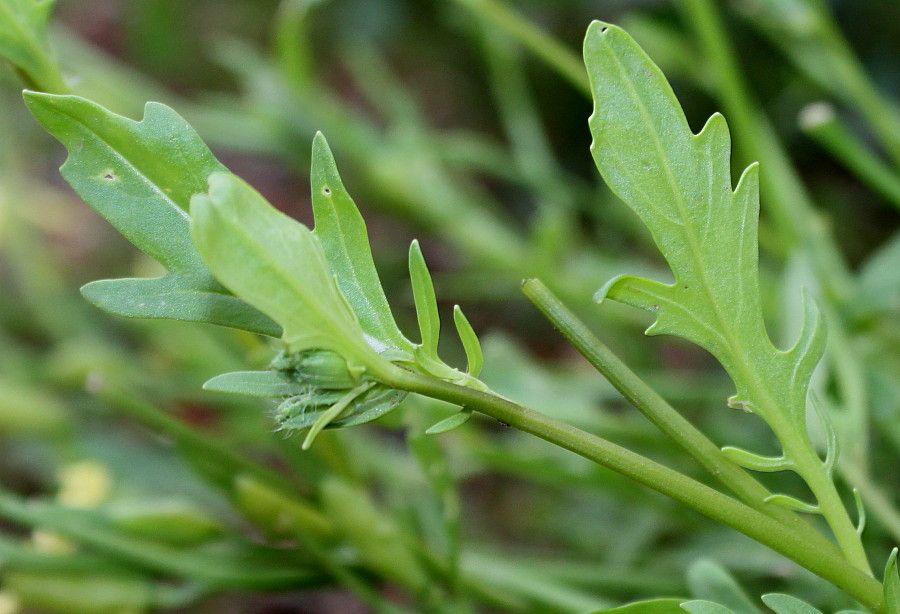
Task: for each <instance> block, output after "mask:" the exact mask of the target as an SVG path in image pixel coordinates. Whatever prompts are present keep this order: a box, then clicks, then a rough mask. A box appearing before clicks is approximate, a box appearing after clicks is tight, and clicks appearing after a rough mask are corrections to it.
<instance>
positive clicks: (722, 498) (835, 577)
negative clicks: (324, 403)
mask: <svg viewBox="0 0 900 614" xmlns="http://www.w3.org/2000/svg"><path fill="white" fill-rule="evenodd" d="M378 367H379V368H380V369H381V370H380V371H379V372H377V373H375V372H373V373H372V375H373V376H374V377H375V378H376V379H378V380H380V381H382V382H383V383H385V384H387V385H389V386H391V387H394V388H399V389H401V390H407V391H409V392H415V393H418V394H422V395H424V396H427V397H431V398H434V399H440V400H442V401H447V402H449V403H453V404H456V405H460V406H464V407H469V408H471V409H473V410H475V411H479V412H481V413H483V414H485V415H487V416H490V417H492V418H494V419H496V420H498V421H500V422H503V423H505V424H508V425H509V426H512V427H515V428H518V429H519V430H521V431H524V432H526V433H530V434H532V435H535V436H537V437H539V438H541V439H543V440H545V441H548V442H550V443H553V444H556V445H558V446H560V447H562V448H564V449H566V450H569V451H571V452H574V453H576V454H578V455H580V456H582V457H584V458H587V459H588V460H591V461H594V462H596V463H597V464H599V465H602V466H604V467H607V468H609V469H612V470H613V471H616V472H618V473H620V474H622V475H624V476H625V477H628V478H631V479H632V480H634V481H636V482H638V483H640V484H643V485H645V486H648V487H650V488H652V489H653V490H656V491H657V492H660V493H662V494H664V495H666V496H668V497H670V498H672V499H674V500H675V501H678V502H680V503H683V504H684V505H686V506H688V507H690V508H691V509H693V510H695V511H698V512H700V513H701V514H704V515H706V516H708V517H709V518H712V519H713V520H716V521H717V522H720V523H722V524H724V525H726V526H729V527H731V528H733V529H735V530H737V531H740V532H741V533H743V534H744V535H747V536H748V537H751V538H752V539H754V540H756V541H758V542H759V543H761V544H764V545H766V546H768V547H769V548H772V549H773V550H775V551H776V552H779V553H781V554H783V555H784V556H786V557H788V558H790V559H791V560H793V561H795V562H797V563H798V564H800V565H802V566H803V567H805V568H807V569H809V570H810V571H812V572H813V573H815V574H816V575H818V576H820V577H821V578H823V579H825V580H827V581H829V582H831V583H832V584H834V585H835V586H837V587H838V588H840V589H842V590H844V591H845V592H846V593H847V594H848V595H851V596H852V597H854V598H855V599H857V600H859V601H860V602H861V603H863V604H865V605H866V606H867V607H870V608H872V609H874V610H876V611H879V612H880V611H882V588H881V584H880V583H879V582H878V581H877V580H875V579H874V578H872V577H870V576H867V575H865V574H863V573H862V572H861V571H860V570H858V569H856V568H854V567H853V566H851V565H848V564H847V561H845V560H843V559H842V558H840V557H838V556H835V555H834V554H833V553H832V552H830V551H823V550H820V549H818V548H815V547H813V546H812V545H811V544H810V543H809V541H808V540H806V539H805V538H804V537H802V536H801V535H799V534H798V533H796V532H795V531H793V530H791V529H789V528H787V527H785V526H784V525H782V524H781V523H779V522H777V521H775V520H773V519H772V518H770V517H768V516H766V515H765V514H762V513H761V512H758V511H756V510H754V509H753V508H751V507H749V506H747V505H745V504H743V503H740V502H738V501H736V500H735V499H732V498H731V497H729V496H727V495H724V494H722V493H721V492H719V491H717V490H715V489H713V488H710V487H709V486H706V485H704V484H701V483H700V482H697V481H696V480H693V479H691V478H689V477H687V476H685V475H684V474H681V473H679V472H677V471H675V470H673V469H670V468H668V467H666V466H664V465H660V464H659V463H656V462H654V461H651V460H650V459H648V458H645V457H643V456H641V455H639V454H636V453H634V452H632V451H630V450H627V449H625V448H622V447H620V446H617V445H615V444H613V443H611V442H609V441H606V440H605V439H602V438H600V437H597V436H596V435H592V434H590V433H587V432H585V431H582V430H580V429H577V428H575V427H573V426H571V425H569V424H566V423H564V422H560V421H558V420H555V419H553V418H550V417H549V416H546V415H544V414H541V413H539V412H536V411H534V410H532V409H528V408H526V407H523V406H521V405H519V404H517V403H514V402H512V401H509V400H507V399H504V398H501V397H498V396H494V395H491V394H487V393H484V392H481V391H478V390H473V389H471V388H464V387H462V386H457V385H454V384H450V383H448V382H444V381H442V380H438V379H435V378H432V377H428V376H425V375H420V374H418V373H414V372H412V371H408V370H406V369H404V368H402V367H399V366H397V365H393V364H390V365H389V366H388V367H387V368H384V367H383V366H382V365H378Z"/></svg>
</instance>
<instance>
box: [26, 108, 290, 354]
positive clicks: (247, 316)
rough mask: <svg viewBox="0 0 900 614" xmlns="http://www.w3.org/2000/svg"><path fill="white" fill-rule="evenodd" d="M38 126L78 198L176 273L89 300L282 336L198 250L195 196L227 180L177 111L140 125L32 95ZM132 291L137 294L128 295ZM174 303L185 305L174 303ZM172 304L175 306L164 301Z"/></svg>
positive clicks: (140, 314)
mask: <svg viewBox="0 0 900 614" xmlns="http://www.w3.org/2000/svg"><path fill="white" fill-rule="evenodd" d="M24 97H25V103H26V105H27V106H28V108H29V110H30V111H31V113H32V114H33V115H34V116H35V118H36V119H37V120H38V121H39V122H40V123H41V125H43V127H44V128H45V129H46V130H47V131H48V132H49V133H50V134H52V135H53V136H54V137H56V138H57V139H58V140H59V141H60V142H61V143H62V144H63V145H64V146H65V147H66V149H67V150H68V153H69V155H68V157H67V159H66V162H65V163H64V164H63V166H62V168H61V169H60V172H61V173H62V175H63V177H64V178H65V179H66V181H68V182H69V184H70V185H71V186H72V188H73V189H74V190H75V191H76V192H77V193H78V195H79V196H81V198H82V199H83V200H84V201H85V202H86V203H87V204H88V205H90V206H91V208H93V209H94V210H95V211H97V213H99V214H100V215H101V216H103V217H104V218H105V219H106V220H107V221H109V222H110V223H111V224H112V225H113V226H114V227H115V228H116V230H118V231H119V232H120V233H122V235H124V236H125V238H126V239H128V240H129V241H130V242H131V243H132V244H134V245H135V246H136V247H137V248H138V249H140V250H141V251H143V252H145V253H146V254H148V255H150V256H151V257H153V258H154V259H156V260H157V261H159V262H160V263H161V264H162V265H163V266H164V267H166V269H167V270H168V271H169V273H168V274H167V275H166V276H164V277H161V278H158V279H148V280H105V281H102V282H94V283H93V284H88V285H87V286H85V288H84V289H83V292H84V293H85V297H86V298H87V299H88V300H89V301H90V302H92V303H94V304H95V305H97V306H98V307H100V308H101V309H104V310H105V311H107V312H109V313H112V314H114V315H119V316H122V317H129V318H171V319H176V320H185V321H192V322H208V323H212V324H217V325H220V326H230V327H233V328H240V329H244V330H250V331H252V332H258V333H261V334H267V335H274V336H278V335H279V334H280V328H279V327H278V325H277V324H275V323H274V322H272V321H271V320H269V319H268V318H266V317H265V316H263V314H261V313H259V312H258V311H256V310H254V309H251V308H250V307H249V306H247V305H244V304H243V303H241V302H240V301H239V300H238V299H236V298H234V297H231V296H229V295H228V292H227V291H226V290H225V288H224V287H222V285H221V284H219V283H218V282H217V281H216V280H215V279H214V278H213V276H212V274H211V273H210V271H209V270H208V269H207V267H206V265H205V264H204V263H203V261H202V260H201V259H200V255H199V254H198V253H197V250H196V248H195V247H194V245H193V243H192V241H191V238H190V233H189V230H188V225H189V222H190V217H189V216H188V213H187V209H188V204H189V201H190V197H191V196H192V195H193V194H195V193H197V192H202V191H205V190H206V178H207V176H208V175H209V174H210V173H212V172H216V171H223V170H225V167H223V166H222V165H221V164H220V163H219V162H218V160H216V159H215V157H213V155H212V153H211V152H210V151H209V149H208V148H207V147H206V145H205V144H204V143H203V141H202V139H200V137H199V135H197V133H196V132H195V131H194V130H193V129H192V128H191V127H190V125H188V123H187V122H186V121H185V120H184V119H182V118H181V116H179V115H178V114H177V113H175V111H173V110H172V109H170V108H169V107H167V106H165V105H162V104H159V103H148V104H147V106H146V111H145V114H144V117H143V119H141V120H140V121H134V120H131V119H128V118H126V117H123V116H120V115H116V114H115V113H112V112H110V111H108V110H107V109H105V108H103V107H101V106H100V105H97V104H95V103H93V102H90V101H88V100H85V99H83V98H80V97H78V96H60V95H53V94H42V93H38V92H26V93H25V94H24ZM129 292H134V294H133V295H129V294H128V293H129ZM170 293H174V294H177V296H178V300H169V299H171V298H173V296H174V294H170ZM167 295H168V298H166V296H167Z"/></svg>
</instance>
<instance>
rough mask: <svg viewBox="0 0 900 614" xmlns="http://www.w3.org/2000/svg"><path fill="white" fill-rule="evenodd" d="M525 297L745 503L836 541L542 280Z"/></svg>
mask: <svg viewBox="0 0 900 614" xmlns="http://www.w3.org/2000/svg"><path fill="white" fill-rule="evenodd" d="M522 292H524V294H525V296H527V297H528V299H529V300H530V301H531V302H532V303H534V304H535V306H536V307H537V308H538V309H540V310H541V313H543V314H544V316H546V317H547V319H548V320H550V322H552V323H553V325H554V326H555V327H556V328H557V329H558V330H559V331H560V332H561V333H562V334H563V336H564V337H565V338H566V339H568V340H569V341H570V342H571V343H572V345H574V346H575V348H576V349H578V351H579V352H581V354H582V355H583V356H584V357H585V358H587V360H588V362H590V363H591V364H592V365H593V366H594V367H595V368H596V369H597V370H598V371H599V372H600V373H602V374H603V376H604V377H606V379H608V380H609V382H610V383H611V384H612V385H613V386H614V387H615V388H616V390H618V391H619V392H621V393H622V395H623V396H624V397H625V398H626V399H627V400H628V401H629V402H630V403H631V404H632V405H634V406H635V407H636V408H637V409H638V410H639V411H640V412H641V413H643V414H644V415H645V416H646V417H647V418H648V419H649V420H650V421H651V422H653V424H655V425H656V426H657V427H659V428H660V430H662V431H663V432H664V433H665V434H666V435H668V436H669V437H670V438H671V439H672V440H673V441H674V442H675V443H677V444H678V445H679V446H680V447H681V448H682V449H684V450H685V451H686V452H687V453H688V454H690V455H691V456H693V457H694V459H696V460H697V462H699V463H700V464H701V465H702V466H703V468H704V469H706V470H707V471H709V472H710V473H711V474H712V475H713V476H714V477H715V478H716V479H718V480H719V481H720V482H722V484H724V485H725V486H726V487H727V488H728V489H729V490H730V491H731V492H733V493H734V494H735V495H736V496H737V497H738V498H739V499H740V500H741V501H743V502H744V503H746V504H747V505H749V506H750V507H752V508H754V509H756V510H758V511H760V512H762V513H764V514H766V515H767V516H770V517H771V518H773V519H775V520H777V521H778V522H780V523H782V524H784V525H786V526H788V527H790V528H791V529H792V530H794V531H795V532H797V533H798V534H802V535H803V536H804V538H805V539H808V540H809V541H810V543H811V544H814V545H815V547H816V548H819V549H822V550H832V551H833V552H834V553H836V554H839V553H838V551H837V550H836V549H835V547H834V545H833V544H832V543H831V542H829V541H828V540H827V539H825V537H824V536H822V535H821V534H820V533H819V532H818V531H816V530H815V528H813V527H812V526H811V525H810V524H808V523H807V522H805V521H804V520H803V519H802V518H801V517H800V516H798V515H797V514H795V513H794V512H792V511H791V510H789V509H787V508H785V507H783V506H780V505H775V504H772V503H766V502H765V500H766V498H767V497H769V495H771V494H772V493H771V492H769V490H768V489H766V487H765V486H763V485H762V484H760V483H759V482H758V481H757V480H756V479H754V478H753V476H751V475H750V474H748V473H747V472H746V471H744V469H742V468H741V467H740V466H738V465H736V464H735V463H733V462H732V461H730V460H728V458H726V457H725V455H724V454H722V450H721V449H720V448H719V446H717V445H716V444H715V443H713V442H712V441H711V440H710V439H709V438H708V437H707V436H706V435H704V434H703V433H702V432H700V431H699V430H698V429H697V428H696V427H695V426H694V425H693V424H691V423H690V422H689V421H688V420H687V419H685V418H684V416H682V415H681V414H680V413H679V412H678V410H676V409H675V408H674V407H672V406H671V405H669V403H667V402H666V401H665V400H664V399H663V398H662V397H661V396H659V394H657V393H656V391H655V390H653V389H652V388H651V387H650V386H648V385H647V384H646V383H645V382H644V381H643V380H641V379H640V378H639V377H638V376H637V374H635V373H634V372H633V371H632V370H631V369H629V368H628V366H627V365H626V364H625V363H623V362H622V361H621V360H620V359H619V357H618V356H616V355H615V354H614V353H613V352H612V351H611V350H610V349H609V348H608V347H606V345H604V344H603V342H602V341H600V340H599V339H598V338H597V337H596V336H595V335H594V334H593V333H592V332H591V331H590V329H589V328H588V327H587V326H586V325H585V324H584V323H583V322H581V321H580V320H579V319H578V317H577V316H576V315H575V314H574V313H572V311H570V310H569V309H568V308H567V307H566V306H565V305H564V304H563V303H562V301H560V300H559V299H558V298H557V297H556V296H555V295H554V294H553V293H552V292H551V291H550V289H549V288H547V286H545V285H544V284H543V283H542V282H541V281H540V280H538V279H531V280H528V281H526V282H525V283H524V284H523V285H522Z"/></svg>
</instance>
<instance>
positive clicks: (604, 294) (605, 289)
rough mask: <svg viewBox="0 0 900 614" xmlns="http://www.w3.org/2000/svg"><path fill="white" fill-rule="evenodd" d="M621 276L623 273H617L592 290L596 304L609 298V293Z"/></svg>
mask: <svg viewBox="0 0 900 614" xmlns="http://www.w3.org/2000/svg"><path fill="white" fill-rule="evenodd" d="M623 277H625V275H617V276H616V277H613V278H612V279H610V280H609V281H608V282H606V283H605V284H603V285H602V286H601V287H600V289H599V290H597V291H596V292H594V296H593V301H594V302H595V303H597V304H598V305H600V304H601V303H603V301H605V300H606V299H608V298H609V295H610V293H611V292H612V290H613V288H614V287H615V286H616V285H617V284H618V283H619V282H620V281H621V280H622V278H623Z"/></svg>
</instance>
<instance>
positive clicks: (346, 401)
mask: <svg viewBox="0 0 900 614" xmlns="http://www.w3.org/2000/svg"><path fill="white" fill-rule="evenodd" d="M374 385H375V382H363V383H362V384H360V385H359V386H357V387H356V388H353V389H352V390H350V391H349V392H347V393H345V394H344V396H343V397H341V399H340V400H339V401H338V402H337V403H335V404H334V405H332V406H331V407H329V408H328V409H327V410H325V411H324V412H322V415H320V416H319V417H318V418H317V419H316V421H315V422H314V423H313V425H312V426H311V427H310V428H309V432H308V433H307V434H306V439H304V440H303V446H302V447H303V449H304V450H309V448H310V446H312V444H313V441H315V439H316V436H318V434H319V433H320V432H322V429H324V428H325V427H326V426H328V425H329V424H331V423H332V422H334V421H335V420H337V419H338V417H340V415H341V414H342V413H344V411H345V410H346V409H347V408H348V407H349V406H350V404H351V403H353V401H355V400H356V399H357V398H358V397H359V396H360V395H362V394H363V393H364V392H366V391H368V390H369V389H370V388H371V387H372V386H374Z"/></svg>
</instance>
